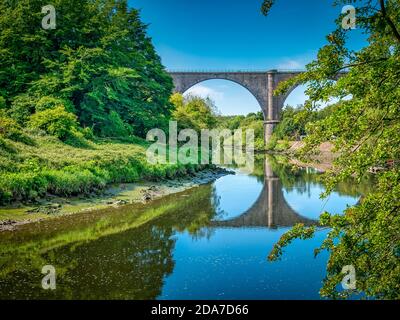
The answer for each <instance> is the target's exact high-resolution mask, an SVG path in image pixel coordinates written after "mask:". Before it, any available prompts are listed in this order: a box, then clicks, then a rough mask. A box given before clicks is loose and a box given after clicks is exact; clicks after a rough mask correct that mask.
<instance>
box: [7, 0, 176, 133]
mask: <svg viewBox="0 0 400 320" xmlns="http://www.w3.org/2000/svg"><path fill="white" fill-rule="evenodd" d="M52 4H53V5H54V6H55V8H56V10H57V27H56V29H55V30H43V29H42V28H41V27H40V26H41V19H42V18H43V14H42V13H41V7H42V6H43V1H41V0H20V1H18V2H17V1H3V2H1V3H0V52H1V55H0V70H1V71H0V96H1V97H2V100H1V102H0V105H1V108H4V106H6V109H8V114H9V115H10V116H11V117H12V118H14V119H15V120H16V121H17V122H18V123H20V124H21V125H24V124H26V123H27V122H28V121H29V119H30V116H31V115H32V114H33V113H35V112H38V111H39V112H40V111H44V110H45V109H56V108H57V107H59V106H63V107H64V108H65V110H66V111H68V112H72V113H75V114H76V115H77V116H78V120H79V122H80V124H81V125H82V126H83V127H90V128H92V130H93V132H94V133H95V134H97V135H102V136H105V135H107V134H111V135H112V136H114V135H115V134H116V133H117V132H121V133H122V134H124V135H126V134H135V135H138V136H141V137H144V136H145V135H146V133H147V131H148V130H149V129H151V128H154V127H160V128H165V127H166V124H167V123H168V119H169V117H170V110H171V108H172V106H171V104H170V103H169V101H168V99H169V97H170V94H171V91H172V88H173V84H172V79H171V78H170V76H169V75H168V74H167V73H166V71H165V70H164V67H163V66H162V65H161V62H160V58H159V57H158V55H157V54H156V52H155V50H154V47H153V45H152V43H151V40H150V38H149V37H148V36H147V35H146V25H144V24H143V23H142V22H141V21H140V18H139V13H138V11H137V10H135V9H131V8H128V4H127V1H125V0H118V1H117V0H98V1H92V0H55V1H53V3H52ZM116 115H118V119H117V116H116ZM115 120H117V122H118V123H115ZM121 121H122V122H123V123H124V124H123V125H122V124H121ZM110 122H111V125H116V126H117V127H118V128H116V127H115V126H114V128H112V129H110V130H108V129H105V128H106V127H107V126H108V125H110ZM122 127H126V128H127V131H126V130H123V129H122Z"/></svg>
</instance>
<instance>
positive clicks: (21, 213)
mask: <svg viewBox="0 0 400 320" xmlns="http://www.w3.org/2000/svg"><path fill="white" fill-rule="evenodd" d="M228 174H234V172H233V171H229V170H226V169H224V168H213V169H206V170H203V171H199V172H196V173H194V174H192V175H191V176H186V177H182V178H177V179H173V180H163V181H158V182H141V183H124V184H118V185H111V186H109V187H108V188H107V189H106V190H105V192H103V193H102V194H100V195H97V194H93V195H92V196H90V197H87V196H85V197H73V198H63V197H52V198H51V199H49V200H47V201H43V202H41V203H38V204H36V205H31V206H24V205H17V206H14V207H1V208H0V232H1V231H4V230H14V229H15V228H17V227H18V226H19V225H23V224H27V223H33V222H36V221H39V220H43V219H51V218H56V217H60V216H64V215H71V214H74V213H78V212H90V211H96V210H100V209H105V208H107V207H119V206H123V205H128V204H133V203H148V202H151V201H152V200H155V199H159V198H161V197H163V196H166V195H169V194H173V193H178V192H182V191H184V190H187V189H190V188H194V187H196V186H199V185H202V184H207V183H210V182H212V181H214V180H216V179H218V178H220V177H222V176H225V175H228Z"/></svg>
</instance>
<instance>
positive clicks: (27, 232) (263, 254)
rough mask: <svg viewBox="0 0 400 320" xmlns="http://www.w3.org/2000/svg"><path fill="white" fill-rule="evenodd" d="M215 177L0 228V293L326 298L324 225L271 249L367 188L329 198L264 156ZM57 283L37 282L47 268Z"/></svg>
mask: <svg viewBox="0 0 400 320" xmlns="http://www.w3.org/2000/svg"><path fill="white" fill-rule="evenodd" d="M235 172H236V174H235V175H227V176H224V177H222V178H219V179H218V180H216V181H215V182H213V183H211V184H208V185H202V186H199V187H196V188H192V189H190V190H187V191H184V192H181V193H178V194H174V195H169V196H166V197H164V198H162V199H158V200H155V201H153V202H152V203H151V204H147V205H144V204H136V205H127V206H123V207H121V208H118V209H116V208H112V209H106V210H102V211H100V212H96V213H78V214H75V215H71V216H65V217H60V218H57V219H54V220H45V221H41V222H38V223H34V224H27V225H23V226H20V227H19V228H18V230H17V231H14V232H11V231H5V232H2V233H0V299H44V298H45V299H47V298H48V299H320V295H319V289H320V288H321V286H322V281H323V279H324V276H325V268H326V263H327V259H328V255H327V253H321V254H320V255H318V256H317V257H316V258H315V257H314V249H315V248H317V247H318V246H319V244H320V243H321V241H322V240H323V238H324V236H325V235H326V233H327V230H320V231H318V232H317V234H316V236H315V237H314V238H312V239H310V240H306V241H304V240H296V241H294V242H293V243H292V244H291V245H290V246H289V247H288V248H287V249H286V250H285V253H284V255H283V257H282V259H281V260H280V261H277V262H269V261H268V260H267V256H268V254H269V252H270V251H271V249H272V247H273V245H274V244H275V243H276V242H277V241H278V239H279V238H280V236H281V235H282V234H283V233H285V232H286V231H287V230H289V229H290V227H291V226H293V225H294V224H296V223H300V222H301V223H304V224H306V225H315V224H316V223H317V221H316V220H317V219H318V216H319V215H320V213H321V212H323V211H324V210H326V211H328V212H331V213H342V212H343V210H344V209H345V208H346V206H348V205H354V204H356V203H357V202H358V201H359V198H360V196H361V194H362V190H359V189H360V188H355V186H354V185H353V184H352V183H351V182H349V183H343V184H341V185H340V187H339V188H338V190H336V191H335V192H333V193H332V194H331V195H330V197H329V198H328V199H320V194H321V192H323V191H324V187H323V185H322V183H321V182H320V175H319V174H318V172H316V171H315V170H313V169H298V170H292V169H291V168H290V166H287V165H282V164H279V163H278V162H277V161H275V159H273V158H270V157H267V158H264V157H261V159H258V161H257V162H256V167H255V170H254V172H252V173H248V172H246V170H244V169H242V168H235ZM45 265H52V266H54V267H55V270H56V289H55V290H44V289H42V286H41V279H42V277H43V276H44V275H43V274H42V273H41V270H42V267H43V266H45Z"/></svg>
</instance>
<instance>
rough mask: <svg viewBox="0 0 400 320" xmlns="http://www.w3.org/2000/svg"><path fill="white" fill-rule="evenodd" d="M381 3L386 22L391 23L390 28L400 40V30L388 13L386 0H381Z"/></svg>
mask: <svg viewBox="0 0 400 320" xmlns="http://www.w3.org/2000/svg"><path fill="white" fill-rule="evenodd" d="M379 3H380V5H381V11H382V15H383V17H384V18H385V20H386V22H387V23H388V24H389V26H390V28H391V29H392V31H393V33H394V36H395V37H396V39H397V41H399V42H400V32H399V30H397V28H396V25H395V24H394V22H393V21H392V20H391V19H390V17H389V16H388V14H387V11H386V7H385V0H379Z"/></svg>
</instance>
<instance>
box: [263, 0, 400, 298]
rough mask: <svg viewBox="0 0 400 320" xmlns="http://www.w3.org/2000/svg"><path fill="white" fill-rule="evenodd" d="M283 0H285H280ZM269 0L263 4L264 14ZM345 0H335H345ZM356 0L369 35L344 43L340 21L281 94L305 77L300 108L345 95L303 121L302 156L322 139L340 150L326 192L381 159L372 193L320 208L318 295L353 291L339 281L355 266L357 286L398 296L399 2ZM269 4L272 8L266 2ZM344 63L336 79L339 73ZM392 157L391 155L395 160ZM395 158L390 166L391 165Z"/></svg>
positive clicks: (298, 232) (299, 232)
mask: <svg viewBox="0 0 400 320" xmlns="http://www.w3.org/2000/svg"><path fill="white" fill-rule="evenodd" d="M282 1H283V0H282ZM273 2H274V1H270V0H267V1H265V4H264V6H263V9H264V11H265V13H268V11H269V9H270V8H271V5H272V4H273ZM347 2H348V1H335V3H336V4H338V5H346V4H348V3H347ZM353 3H354V5H355V6H356V7H357V28H359V29H363V30H364V31H365V33H366V35H367V36H368V44H367V45H366V46H365V47H364V48H363V49H361V50H359V51H352V50H350V49H348V32H351V31H346V30H344V29H342V28H341V20H342V18H343V17H342V16H341V17H340V18H339V19H338V20H337V25H338V27H337V29H336V30H335V31H334V32H332V33H331V34H330V35H328V36H327V41H328V44H327V45H325V46H324V47H323V48H321V49H320V51H319V53H318V58H317V60H316V61H314V62H312V63H310V64H309V65H308V66H307V72H305V73H304V74H302V75H300V76H298V77H297V78H295V79H293V80H290V81H288V82H287V83H285V84H284V85H283V86H282V87H281V88H280V89H279V90H278V92H277V94H280V93H282V92H284V91H285V90H287V89H288V88H290V86H292V85H293V84H294V83H307V82H309V83H310V84H309V86H308V92H307V93H308V94H309V95H310V101H308V103H307V104H306V111H305V113H307V112H311V111H313V104H312V101H320V100H323V101H327V100H328V99H329V98H332V97H335V98H339V99H342V98H344V97H346V96H348V95H352V99H350V100H343V101H341V103H340V106H339V107H338V108H335V109H334V110H333V112H332V114H331V115H329V116H328V117H326V118H325V119H323V120H321V121H317V122H315V123H313V124H312V125H311V126H310V127H309V133H310V134H309V136H308V137H307V139H306V142H307V146H306V148H305V150H304V155H305V156H306V155H308V154H309V153H310V152H312V150H314V148H315V146H317V145H318V144H320V143H321V142H324V141H330V142H332V143H333V144H334V145H335V147H336V149H337V150H338V151H340V154H341V155H340V157H339V158H338V160H337V161H336V164H335V165H336V166H335V170H334V171H332V172H330V173H328V174H327V175H326V185H327V187H328V189H327V190H328V191H327V193H329V192H330V191H331V190H332V188H333V187H334V186H335V185H336V184H337V183H338V182H339V181H342V180H343V179H345V178H347V177H350V176H353V177H355V178H356V179H357V180H358V181H360V180H361V179H363V177H365V175H367V174H368V171H369V168H371V167H374V166H382V167H384V168H385V170H382V171H381V172H379V173H378V174H377V181H378V183H377V185H376V189H375V191H374V192H371V193H369V194H367V195H366V196H365V197H364V198H363V199H362V201H360V204H359V205H357V206H355V207H352V208H349V209H348V210H346V212H345V214H344V215H333V214H332V213H325V214H324V215H323V216H322V217H321V224H322V225H324V226H327V227H330V228H331V231H330V233H329V235H328V237H327V238H326V239H325V241H324V242H323V244H322V246H321V248H320V249H317V250H316V253H318V252H319V251H320V250H323V249H324V250H327V251H328V252H330V258H329V262H328V265H327V276H326V279H325V281H324V286H323V288H322V289H321V294H322V295H324V296H328V297H348V296H349V295H351V294H352V293H353V292H352V291H351V290H347V291H343V290H339V289H340V288H341V287H340V286H338V284H340V282H341V281H342V279H343V277H344V274H342V273H341V270H342V268H343V267H344V266H346V265H353V266H354V267H355V270H356V280H357V283H356V292H362V293H364V294H365V295H366V296H370V297H375V298H386V299H399V298H400V254H399V252H400V232H399V230H400V215H399V213H400V202H399V199H400V170H399V166H398V165H396V161H398V160H399V158H400V135H399V129H400V104H399V101H400V73H399V70H400V3H399V2H398V1H396V0H386V1H385V0H380V1H377V3H375V2H373V1H366V0H358V1H357V0H356V1H353ZM272 10H273V7H272ZM346 69H347V70H348V73H347V74H344V75H342V76H341V77H340V79H339V80H338V81H337V82H332V81H331V79H335V78H336V77H337V76H338V74H339V72H340V71H342V70H346ZM393 160H394V161H393ZM393 162H394V165H393ZM314 231H315V230H313V229H308V228H305V227H304V226H296V227H295V228H294V229H293V230H292V231H290V232H289V233H288V234H286V235H285V236H284V237H283V238H282V239H281V240H280V242H279V243H278V244H277V246H276V247H275V249H274V251H273V252H272V254H271V256H270V258H271V259H276V258H278V257H279V256H280V255H281V254H282V248H283V247H284V246H285V245H287V244H289V243H290V242H291V241H292V240H293V239H294V238H296V237H299V238H308V237H310V236H312V235H313V233H314Z"/></svg>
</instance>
